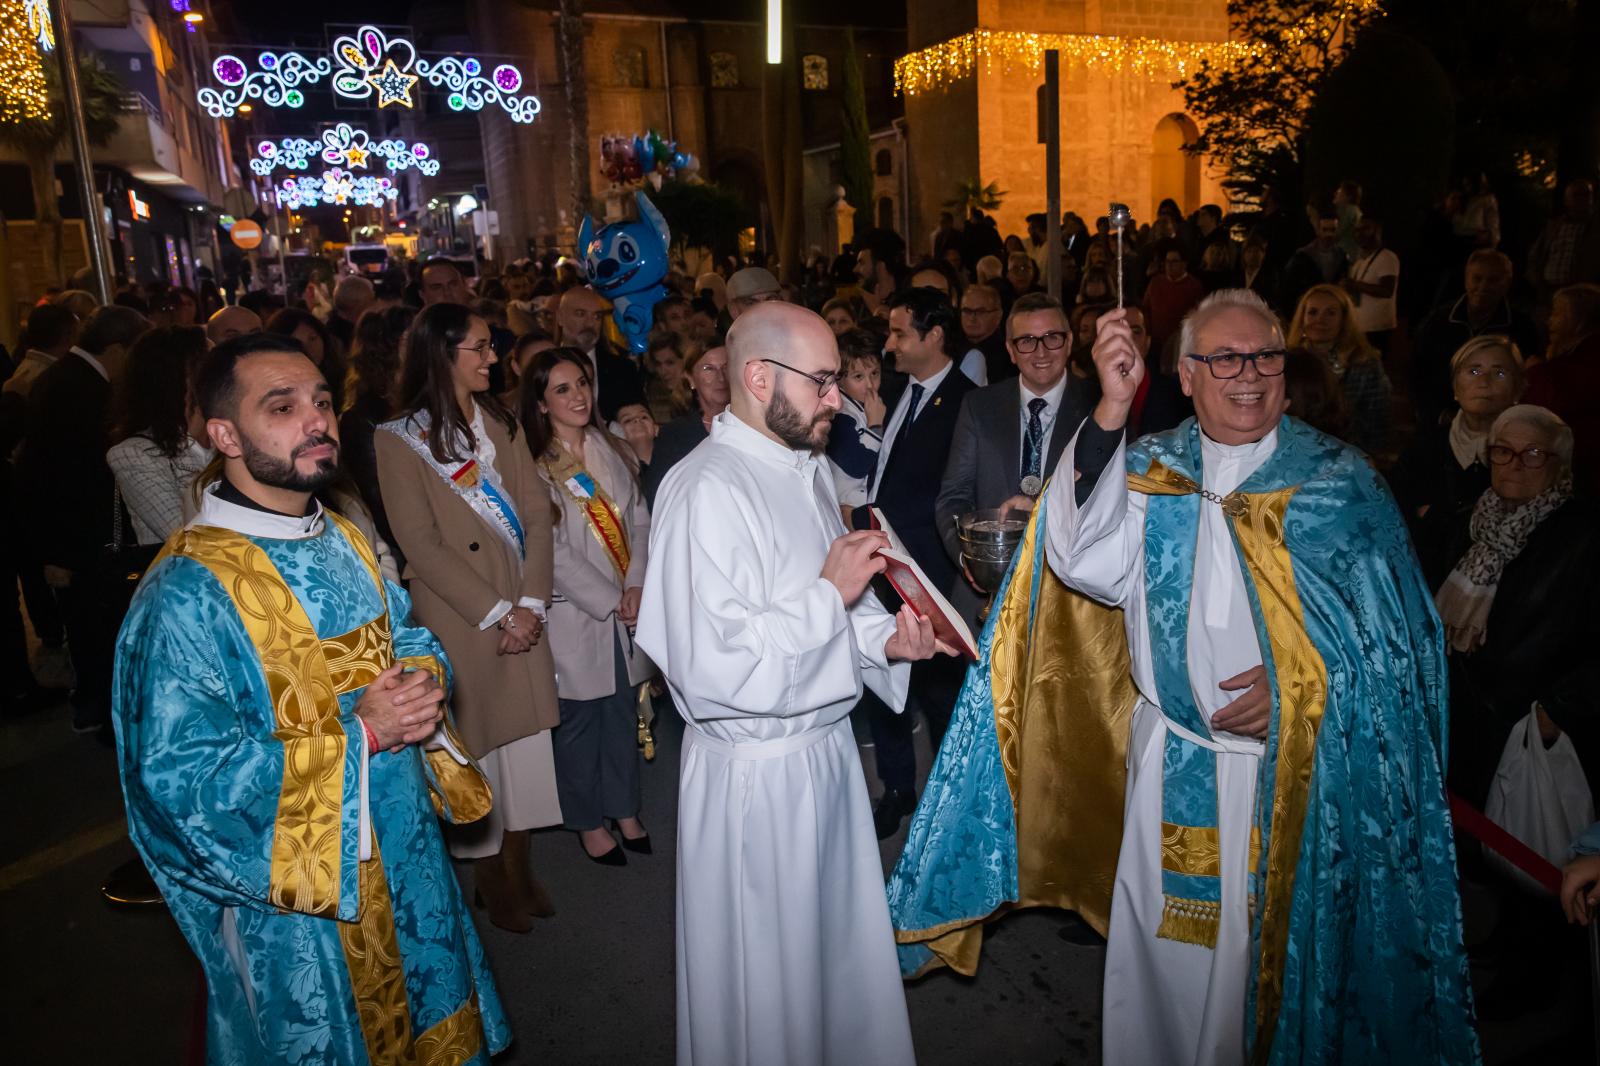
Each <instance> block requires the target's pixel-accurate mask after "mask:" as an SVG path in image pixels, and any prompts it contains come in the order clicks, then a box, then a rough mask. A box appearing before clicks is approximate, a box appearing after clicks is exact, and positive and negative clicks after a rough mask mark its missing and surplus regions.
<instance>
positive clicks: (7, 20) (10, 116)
mask: <svg viewBox="0 0 1600 1066" xmlns="http://www.w3.org/2000/svg"><path fill="white" fill-rule="evenodd" d="M49 118H50V98H49V94H48V90H47V89H46V87H45V80H44V66H43V65H42V64H41V62H40V59H39V40H38V37H37V31H36V28H35V27H32V26H30V25H29V23H28V12H27V11H25V10H24V5H22V4H20V3H13V2H10V0H0V125H9V124H14V123H20V122H44V121H46V120H48V119H49Z"/></svg>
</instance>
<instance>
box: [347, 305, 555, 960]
mask: <svg viewBox="0 0 1600 1066" xmlns="http://www.w3.org/2000/svg"><path fill="white" fill-rule="evenodd" d="M495 358H496V357H495V353H494V349H493V348H492V347H491V346H490V343H489V326H488V324H487V323H486V322H485V321H484V320H483V319H482V318H480V317H478V316H477V315H474V314H473V313H472V312H471V311H469V310H468V309H467V308H465V307H462V306H461V305H459V304H435V305H434V306H432V307H429V308H427V309H426V310H424V311H423V312H422V313H421V314H420V315H418V316H417V319H416V321H415V322H414V323H413V324H412V327H411V329H410V330H409V331H408V332H407V333H406V337H405V341H404V342H403V344H402V346H401V371H400V389H399V393H398V398H399V401H400V403H399V410H400V414H399V417H397V418H395V419H393V420H391V421H388V422H385V423H383V424H382V425H381V426H379V427H378V429H379V432H378V433H376V434H375V435H374V448H375V451H376V453H377V459H378V484H379V489H380V491H381V492H382V494H383V504H384V508H385V510H386V511H387V512H388V516H389V525H390V526H391V528H393V530H394V535H395V539H396V540H398V541H399V543H400V545H401V550H402V551H403V552H404V553H405V557H406V568H405V577H406V578H407V580H408V581H409V583H410V589H411V597H412V600H413V604H414V609H415V612H416V616H417V618H418V619H419V620H420V621H421V622H422V624H423V625H425V626H427V627H428V628H429V629H431V630H432V631H433V632H434V634H435V635H436V636H438V638H439V641H440V643H442V644H443V645H444V650H445V654H446V655H448V656H449V657H450V663H451V666H452V667H453V668H454V673H455V691H454V694H453V697H452V706H453V709H454V711H455V716H456V722H457V724H458V726H459V728H460V730H461V733H462V736H463V737H464V738H465V740H466V743H467V747H468V748H469V749H470V750H471V752H472V755H473V757H474V758H476V759H477V760H478V763H479V765H480V767H481V768H482V770H483V773H484V776H485V777H487V778H488V780H489V785H490V787H491V788H492V789H493V791H494V808H493V810H492V811H491V812H490V813H489V816H488V817H487V818H485V819H483V820H481V821H479V822H477V823H474V824H472V825H469V826H463V827H461V828H460V830H459V831H454V832H452V833H451V835H450V851H451V853H452V854H453V855H454V856H455V857H456V858H458V859H473V860H475V868H474V879H475V881H476V884H477V890H478V896H479V898H480V899H481V900H482V901H483V902H484V903H486V904H487V906H488V908H489V920H490V921H492V922H493V923H494V924H495V925H497V926H499V927H501V928H502V929H508V930H511V931H513V932H527V931H528V929H530V928H531V927H532V923H531V922H530V921H529V918H530V916H532V917H544V916H547V915H550V914H553V913H554V908H553V906H552V905H551V902H550V897H549V894H548V893H547V892H546V891H545V889H544V886H543V885H541V884H540V883H539V881H538V879H537V878H535V877H534V875H533V871H532V868H531V866H530V863H529V839H528V831H529V830H530V829H538V828H541V827H543V826H549V825H558V824H560V822H561V809H560V805H559V803H558V800H557V796H556V787H555V764H554V761H553V756H552V754H551V742H550V731H551V729H553V728H554V727H555V726H556V725H557V724H558V722H559V721H560V719H559V717H558V712H557V708H556V685H555V665H554V661H553V660H552V658H551V655H550V646H549V642H548V641H546V640H545V639H544V627H545V610H546V605H547V604H549V603H550V597H551V584H550V582H551V567H552V565H553V563H552V557H551V528H550V523H551V517H552V514H551V509H550V500H549V495H548V493H547V492H546V491H545V489H544V486H543V485H542V484H541V482H540V481H539V475H538V473H537V471H536V470H535V468H534V464H533V461H532V460H531V459H530V458H529V456H528V453H527V450H526V449H525V448H524V447H523V445H522V442H521V441H519V440H517V423H516V418H515V417H514V416H513V415H512V414H511V412H510V411H509V410H508V409H507V408H506V407H505V406H504V405H502V404H501V403H500V402H499V401H498V400H496V399H495V398H494V396H493V394H492V393H491V392H490V391H489V368H490V367H491V366H492V365H494V362H495Z"/></svg>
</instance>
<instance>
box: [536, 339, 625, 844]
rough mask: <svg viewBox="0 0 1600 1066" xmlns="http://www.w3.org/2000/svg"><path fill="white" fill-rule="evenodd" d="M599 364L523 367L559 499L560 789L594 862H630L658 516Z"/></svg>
mask: <svg viewBox="0 0 1600 1066" xmlns="http://www.w3.org/2000/svg"><path fill="white" fill-rule="evenodd" d="M591 373H592V371H591V369H590V363H589V359H588V357H587V356H586V355H585V354H584V353H583V352H582V351H580V350H579V349H577V348H552V349H550V350H548V351H544V352H540V353H539V354H538V355H537V356H535V357H534V359H533V361H532V362H531V363H529V365H528V366H527V367H526V368H524V370H523V377H522V382H523V384H522V392H521V403H522V410H521V417H522V424H523V427H524V428H525V429H526V431H527V439H528V447H529V449H531V450H532V452H533V455H534V458H535V460H536V461H537V463H538V465H539V470H540V473H541V474H542V475H543V476H544V479H545V481H546V482H547V483H548V485H549V488H550V492H551V493H552V495H553V496H554V498H555V500H556V505H557V511H558V513H559V516H560V517H559V518H558V519H557V521H556V526H555V596H554V598H553V602H552V603H551V605H550V650H551V652H552V654H554V656H555V660H556V687H557V692H558V694H559V696H560V698H561V725H560V727H559V728H557V729H556V731H555V738H554V740H555V757H556V787H557V789H558V790H559V792H560V796H561V811H562V814H563V816H564V818H565V820H566V825H567V828H569V829H573V830H576V831H577V833H578V838H579V841H580V843H582V845H583V850H584V853H585V854H586V855H588V856H589V858H591V859H593V860H594V861H595V862H598V863H601V864H603V865H607V866H622V865H625V864H626V862H627V857H626V856H625V855H623V853H622V851H621V850H620V849H619V848H618V847H617V843H616V841H615V840H614V839H612V836H611V833H610V832H609V831H608V830H607V828H606V826H605V824H604V823H605V820H606V819H607V818H609V819H611V820H612V822H613V824H614V825H615V827H616V828H617V830H618V831H619V832H620V833H621V835H622V847H624V848H626V849H628V850H629V851H633V852H639V853H642V854H646V855H648V854H649V853H650V837H649V835H648V834H647V833H646V832H645V828H644V826H643V824H641V823H640V821H639V752H638V748H637V742H638V717H637V714H638V712H637V699H638V690H639V685H640V684H641V683H642V682H644V681H645V680H647V679H648V678H649V677H650V675H651V674H652V673H653V668H652V667H651V665H650V663H649V660H648V659H647V658H646V657H645V655H644V653H643V652H641V651H639V650H638V649H637V648H635V647H634V644H633V626H634V624H635V623H636V622H637V621H638V617H639V599H640V596H641V595H642V594H643V591H644V572H645V553H646V548H647V545H648V544H649V540H650V512H649V510H648V508H646V506H645V502H644V496H643V494H642V493H641V492H640V491H639V481H638V460H637V458H635V457H634V455H633V453H632V452H631V451H630V450H629V448H628V445H627V443H626V442H624V441H622V440H619V439H618V438H616V437H614V436H612V435H611V434H610V433H607V432H606V431H605V429H604V428H602V427H601V424H600V417H599V409H598V408H597V407H596V406H595V404H594V390H593V387H592V380H591V377H590V375H591Z"/></svg>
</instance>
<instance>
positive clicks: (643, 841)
mask: <svg viewBox="0 0 1600 1066" xmlns="http://www.w3.org/2000/svg"><path fill="white" fill-rule="evenodd" d="M611 828H612V830H613V831H614V832H615V833H616V834H617V836H619V837H621V838H622V846H623V847H625V848H627V849H628V850H629V851H631V852H633V853H634V854H636V855H654V854H655V851H654V850H653V849H652V848H651V847H650V834H649V833H646V834H645V835H644V836H642V837H629V836H626V835H624V834H623V832H622V824H621V823H620V822H618V821H617V820H616V819H615V818H613V819H611Z"/></svg>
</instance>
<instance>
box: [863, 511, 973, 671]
mask: <svg viewBox="0 0 1600 1066" xmlns="http://www.w3.org/2000/svg"><path fill="white" fill-rule="evenodd" d="M872 528H873V529H881V530H882V531H883V532H884V533H885V534H886V535H887V536H888V537H889V546H888V547H887V548H880V549H878V552H877V554H878V555H880V556H881V557H882V558H883V561H884V562H885V563H886V564H887V566H886V567H885V568H884V571H883V576H884V577H885V578H887V579H888V581H889V584H890V585H892V586H894V590H895V592H896V593H898V594H899V596H900V598H901V599H902V600H905V601H906V602H907V603H909V604H910V605H911V609H912V610H913V611H915V612H917V614H918V616H920V617H922V618H926V619H928V620H930V621H931V622H932V623H933V635H934V636H936V637H938V638H939V639H940V640H942V641H944V642H945V643H946V644H948V645H949V646H950V647H952V648H955V649H956V650H957V651H959V652H961V654H963V655H965V656H966V657H967V658H968V659H972V660H974V661H976V659H977V658H978V642H977V640H976V639H975V638H974V637H973V636H972V629H971V627H969V626H968V625H967V622H966V619H964V618H962V617H961V612H960V611H958V610H956V609H955V608H954V607H953V606H951V604H950V601H949V600H947V599H945V596H944V593H942V592H940V591H939V587H938V586H937V585H935V584H934V583H933V582H932V581H931V580H929V578H928V575H927V574H925V573H923V571H922V567H920V566H918V565H917V561H916V560H915V559H913V558H912V557H911V553H910V552H909V551H907V550H906V546H905V544H904V542H902V541H901V540H900V538H899V537H898V536H896V535H895V531H894V527H893V526H891V525H890V524H889V520H888V519H887V518H885V517H884V515H883V512H882V511H881V510H879V509H878V508H876V507H874V508H872Z"/></svg>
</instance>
